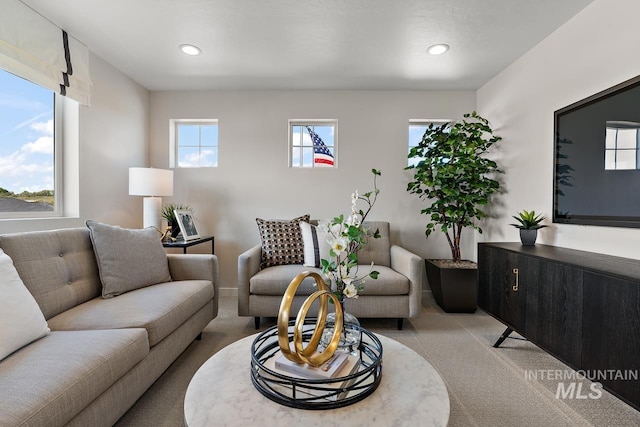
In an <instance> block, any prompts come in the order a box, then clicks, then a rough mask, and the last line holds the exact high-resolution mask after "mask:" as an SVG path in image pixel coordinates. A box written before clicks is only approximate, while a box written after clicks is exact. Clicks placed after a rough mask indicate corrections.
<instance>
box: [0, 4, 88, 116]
mask: <svg viewBox="0 0 640 427" xmlns="http://www.w3.org/2000/svg"><path fill="white" fill-rule="evenodd" d="M0 68H2V69H4V70H6V71H8V72H10V73H12V74H15V75H17V76H20V77H23V78H25V79H27V80H29V81H31V82H33V83H35V84H38V85H40V86H42V87H45V88H47V89H50V90H52V91H54V92H56V93H59V94H61V95H65V96H68V97H69V98H71V99H73V100H75V101H78V102H79V103H81V104H84V105H89V95H90V88H91V79H90V76H89V50H88V49H87V47H86V46H85V45H83V44H82V43H80V42H79V41H78V40H76V39H75V38H73V37H72V36H70V35H68V34H67V33H66V32H65V31H64V30H61V29H60V28H58V27H57V26H56V25H54V24H53V23H51V22H50V21H48V20H47V19H46V18H44V17H43V16H41V15H40V14H38V13H37V12H35V11H34V10H33V9H31V8H29V7H28V6H26V5H25V4H24V3H21V2H20V1H18V0H3V4H2V13H1V14H0Z"/></svg>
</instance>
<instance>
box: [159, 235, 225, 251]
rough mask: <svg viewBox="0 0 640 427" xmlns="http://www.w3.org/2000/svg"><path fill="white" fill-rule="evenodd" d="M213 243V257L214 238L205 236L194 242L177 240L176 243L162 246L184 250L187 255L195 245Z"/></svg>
mask: <svg viewBox="0 0 640 427" xmlns="http://www.w3.org/2000/svg"><path fill="white" fill-rule="evenodd" d="M205 242H211V255H214V252H215V246H214V244H215V243H214V236H204V237H200V238H197V239H193V240H186V241H185V240H176V241H175V242H162V246H164V247H165V248H182V253H183V254H186V253H187V248H188V247H190V246H194V245H199V244H200V243H205Z"/></svg>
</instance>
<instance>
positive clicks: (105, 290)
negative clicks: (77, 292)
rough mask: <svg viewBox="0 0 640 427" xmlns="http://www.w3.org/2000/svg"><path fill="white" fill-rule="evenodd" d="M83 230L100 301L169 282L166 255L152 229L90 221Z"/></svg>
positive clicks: (156, 232) (154, 230) (156, 233)
mask: <svg viewBox="0 0 640 427" xmlns="http://www.w3.org/2000/svg"><path fill="white" fill-rule="evenodd" d="M87 227H89V230H91V241H92V242H93V250H94V251H95V254H96V260H97V262H98V271H99V272H100V281H101V282H102V296H103V298H110V297H113V296H116V295H120V294H122V293H124V292H128V291H131V290H133V289H139V288H142V287H145V286H149V285H155V284H156V283H161V282H168V281H170V280H171V276H170V275H169V263H168V261H167V255H166V253H165V251H164V248H163V247H162V241H161V240H160V235H159V234H158V231H157V230H156V229H155V228H153V227H149V228H144V229H141V230H132V229H126V228H121V227H117V226H113V225H107V224H101V223H99V222H96V221H91V220H89V221H87Z"/></svg>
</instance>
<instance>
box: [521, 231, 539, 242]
mask: <svg viewBox="0 0 640 427" xmlns="http://www.w3.org/2000/svg"><path fill="white" fill-rule="evenodd" d="M537 238H538V230H536V229H524V228H521V229H520V241H521V242H522V244H523V245H524V246H534V245H535V244H536V239H537Z"/></svg>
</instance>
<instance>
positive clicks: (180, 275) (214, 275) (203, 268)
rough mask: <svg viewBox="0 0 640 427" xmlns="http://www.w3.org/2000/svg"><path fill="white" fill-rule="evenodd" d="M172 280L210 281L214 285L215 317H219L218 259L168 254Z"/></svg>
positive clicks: (204, 255)
mask: <svg viewBox="0 0 640 427" xmlns="http://www.w3.org/2000/svg"><path fill="white" fill-rule="evenodd" d="M167 260H168V261H169V272H170V273H171V279H172V280H174V281H180V280H209V281H210V282H211V283H213V312H214V313H213V316H214V317H216V316H217V315H218V301H219V298H220V293H219V291H220V280H219V270H218V257H217V256H216V255H206V254H167Z"/></svg>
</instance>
